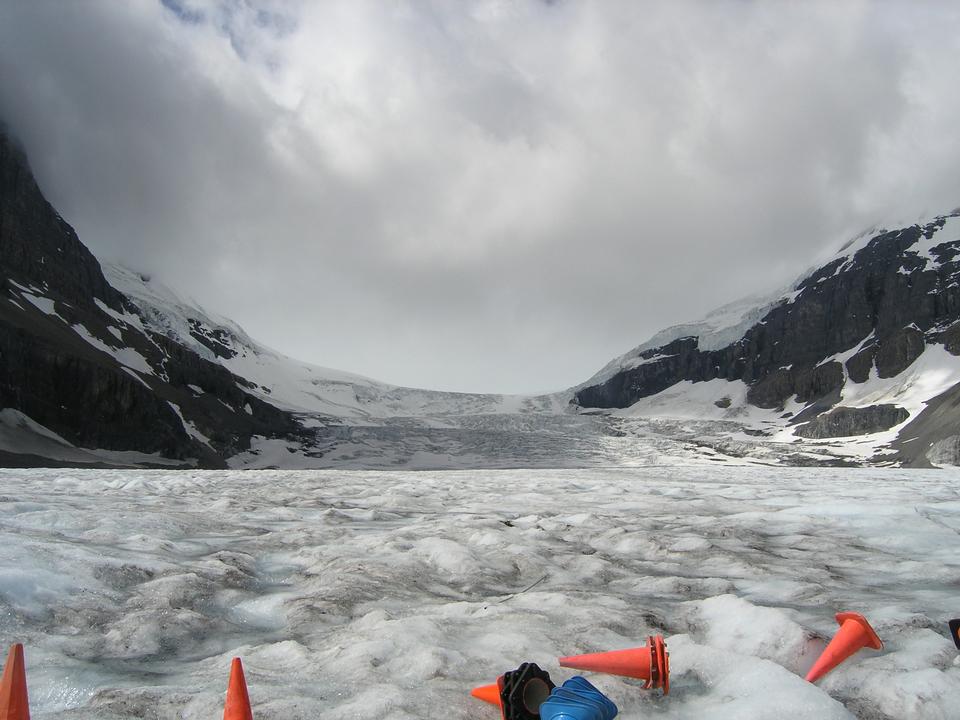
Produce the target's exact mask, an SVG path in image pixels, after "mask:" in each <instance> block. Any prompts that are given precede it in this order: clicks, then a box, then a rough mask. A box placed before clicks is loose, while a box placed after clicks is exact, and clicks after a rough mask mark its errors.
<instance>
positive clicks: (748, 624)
mask: <svg viewBox="0 0 960 720" xmlns="http://www.w3.org/2000/svg"><path fill="white" fill-rule="evenodd" d="M958 533H960V480H958V478H957V477H956V476H955V475H954V474H952V473H946V472H943V471H940V472H937V471H929V472H928V471H896V470H851V469H816V470H814V469H789V470H787V469H770V468H731V467H722V468H717V467H696V468H675V467H674V468H667V467H651V468H633V469H620V470H603V469H592V470H536V471H533V470H516V471H493V470H486V471H461V472H419V473H415V472H345V471H310V472H293V471H289V472H284V471H272V472H229V471H223V472H168V471H76V470H3V471H0V544H2V547H3V552H2V553H0V639H2V640H3V642H4V643H10V642H13V641H21V642H23V643H24V644H25V645H26V652H27V665H28V682H29V685H30V694H31V701H32V706H33V708H32V709H33V717H34V718H35V719H36V720H44V718H54V717H56V718H64V719H65V720H81V719H84V720H86V719H91V720H92V719H93V718H97V719H103V720H117V719H119V718H160V719H173V718H184V719H187V720H189V719H191V718H197V719H199V718H204V719H207V718H215V717H219V713H221V712H222V710H221V707H222V700H223V693H224V690H225V688H226V681H227V674H228V670H229V660H230V658H231V657H232V656H234V655H241V656H243V658H244V664H245V668H246V672H247V681H248V683H249V686H250V693H251V698H252V700H253V705H254V714H255V717H257V718H258V720H271V719H272V718H276V719H280V718H284V719H285V720H296V719H298V718H303V719H307V718H310V719H311V720H313V719H315V718H325V719H330V720H337V719H342V720H346V719H348V718H358V719H364V718H371V719H372V718H376V719H378V720H380V719H383V718H397V719H403V718H435V717H445V718H461V719H464V720H465V719H467V718H477V719H483V718H489V720H493V719H494V718H495V717H496V711H495V710H494V709H493V708H491V707H490V706H488V705H484V704H483V703H480V702H478V701H477V700H475V699H473V698H471V697H470V696H469V694H468V693H469V690H470V688H472V687H474V686H476V685H480V684H485V683H488V682H492V681H493V680H494V679H495V678H496V677H497V675H499V674H500V673H502V672H504V671H505V670H510V669H513V668H515V667H516V666H517V665H519V664H520V663H521V662H522V661H526V660H530V661H534V662H537V663H539V664H540V665H541V666H542V667H544V668H546V669H547V670H548V671H550V672H551V675H552V676H553V677H554V679H555V680H558V681H560V680H563V679H565V678H567V677H570V676H571V675H572V674H574V673H573V672H572V671H567V670H562V669H560V668H559V667H558V666H557V663H556V658H557V656H559V655H567V654H574V653H582V652H592V651H598V650H607V649H616V648H623V647H630V646H634V645H638V644H642V643H644V642H645V641H646V637H647V636H648V635H651V634H655V633H663V634H664V635H665V636H666V640H667V643H668V647H669V650H670V654H671V666H672V683H671V693H670V695H669V696H667V697H662V696H661V695H660V694H659V693H658V692H648V691H644V690H642V689H640V687H639V683H637V682H634V681H631V680H625V679H621V678H616V677H611V676H602V675H591V676H590V680H591V682H594V683H595V684H596V685H597V686H598V687H599V688H600V689H601V690H603V691H604V692H605V693H607V694H608V695H609V696H610V697H611V699H613V700H614V702H616V704H617V705H618V706H619V708H620V711H621V717H623V718H647V717H656V718H676V719H677V720H680V719H684V720H691V719H694V718H696V719H705V718H716V719H718V720H719V719H720V718H723V719H726V720H729V719H730V718H738V719H741V720H759V719H761V718H762V719H767V718H769V719H771V720H783V719H784V718H792V719H802V718H811V719H812V718H816V719H817V720H822V719H823V718H837V719H839V718H871V719H876V718H879V719H886V718H898V719H901V718H925V719H930V720H934V719H936V720H946V719H949V718H957V717H958V716H960V710H958V708H960V661H958V659H957V658H958V653H957V650H956V648H955V647H954V645H953V643H952V642H951V641H950V640H949V639H948V637H947V630H946V621H947V620H948V619H949V618H951V617H955V616H957V615H960V595H958V592H957V590H958V587H960V557H958V554H957V547H958ZM838 610H856V611H860V612H863V613H864V614H865V615H866V616H867V617H868V618H869V619H870V620H871V622H872V623H873V625H874V627H875V628H876V629H877V631H878V633H879V634H880V636H881V638H883V640H884V641H885V643H886V647H885V649H884V650H883V651H881V652H874V651H870V650H865V651H862V652H861V653H860V654H858V655H857V656H855V657H854V658H853V659H851V660H849V661H848V662H847V663H845V664H844V665H842V666H841V667H840V668H838V669H837V670H835V671H834V672H833V673H832V674H830V675H828V676H827V677H826V678H825V679H824V680H823V681H821V683H820V684H819V685H818V686H814V685H811V684H809V683H807V682H805V681H804V680H803V674H804V673H805V671H806V670H807V669H808V668H809V667H810V665H811V664H812V663H813V661H814V659H815V658H816V657H817V655H818V654H819V652H820V651H821V650H822V649H823V647H824V646H825V643H826V640H827V639H828V638H829V637H830V636H831V635H832V634H833V633H834V632H835V629H836V625H835V623H834V621H833V614H834V613H835V612H836V611H838Z"/></svg>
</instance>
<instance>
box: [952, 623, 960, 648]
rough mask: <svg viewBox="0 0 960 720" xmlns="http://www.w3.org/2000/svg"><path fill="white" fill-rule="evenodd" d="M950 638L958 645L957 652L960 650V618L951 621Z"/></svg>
mask: <svg viewBox="0 0 960 720" xmlns="http://www.w3.org/2000/svg"><path fill="white" fill-rule="evenodd" d="M950 637H952V638H953V642H954V643H956V645H957V650H960V618H957V619H956V620H951V621H950Z"/></svg>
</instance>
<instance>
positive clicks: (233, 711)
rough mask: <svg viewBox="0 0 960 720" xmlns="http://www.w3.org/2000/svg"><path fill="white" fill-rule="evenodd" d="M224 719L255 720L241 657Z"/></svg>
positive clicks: (233, 669) (232, 670) (234, 666)
mask: <svg viewBox="0 0 960 720" xmlns="http://www.w3.org/2000/svg"><path fill="white" fill-rule="evenodd" d="M0 720H3V718H0ZM223 720H253V712H252V711H251V710H250V697H249V695H247V681H246V679H245V678H244V677H243V663H242V662H240V658H234V659H233V662H232V663H231V664H230V683H229V684H228V685H227V701H226V703H225V704H224V706H223Z"/></svg>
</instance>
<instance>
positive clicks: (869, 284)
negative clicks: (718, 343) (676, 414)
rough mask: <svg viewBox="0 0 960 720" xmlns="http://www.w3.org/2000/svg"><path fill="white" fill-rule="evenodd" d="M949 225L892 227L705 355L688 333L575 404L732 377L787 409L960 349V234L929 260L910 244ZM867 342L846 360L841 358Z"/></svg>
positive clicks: (753, 399)
mask: <svg viewBox="0 0 960 720" xmlns="http://www.w3.org/2000/svg"><path fill="white" fill-rule="evenodd" d="M957 216H960V213H954V214H953V215H951V216H948V217H957ZM945 223H946V217H940V218H937V219H936V220H934V221H933V222H931V223H929V224H927V225H924V226H919V225H917V226H914V227H910V228H905V229H902V230H896V231H892V232H883V233H881V234H879V235H877V236H876V237H874V238H872V239H871V240H870V241H869V242H868V243H867V244H866V246H865V247H863V248H862V249H860V250H859V251H857V252H856V253H855V254H853V255H852V257H841V258H839V259H837V260H835V261H833V262H831V263H829V264H827V265H826V266H824V267H822V268H820V269H819V270H817V271H816V272H814V273H812V274H811V275H809V276H808V277H806V278H805V279H804V280H803V281H802V282H801V283H799V285H797V286H796V288H795V292H794V297H792V298H790V297H784V298H783V299H782V300H781V301H780V302H779V303H778V304H776V305H775V306H773V307H772V308H771V309H770V310H769V312H767V313H766V314H765V315H764V316H763V317H762V319H761V320H760V321H759V322H757V323H756V324H755V325H753V326H752V327H750V328H749V329H748V330H746V332H745V333H744V334H743V336H742V337H741V338H740V339H738V340H736V341H735V342H732V343H731V344H729V345H728V346H726V347H723V348H720V349H716V350H709V351H705V350H701V349H700V348H699V345H698V340H697V338H695V337H687V338H681V339H678V340H675V341H673V342H670V343H668V344H665V345H663V346H662V347H658V348H652V349H649V350H646V351H645V352H643V353H641V354H640V360H641V362H639V364H636V363H634V364H635V365H636V366H635V367H631V368H629V369H625V370H622V371H621V372H618V373H616V374H614V375H613V376H612V377H609V378H608V379H606V380H604V381H603V382H600V383H599V384H596V385H592V386H588V387H583V388H582V389H580V390H579V391H578V392H577V393H576V395H575V402H576V404H578V405H580V406H582V407H598V408H624V407H629V406H630V405H632V404H633V403H635V402H637V401H638V400H639V399H641V398H644V397H647V396H649V395H653V394H656V393H658V392H661V391H662V390H664V389H666V388H668V387H670V386H672V385H674V384H675V383H678V382H680V381H684V380H688V381H693V382H702V381H707V380H713V379H716V378H722V379H726V380H742V381H743V382H745V383H746V384H747V385H749V386H750V389H749V394H748V401H749V402H750V403H751V404H753V405H756V406H758V407H761V408H782V407H783V405H784V403H785V402H786V401H787V400H788V399H791V398H794V397H796V400H797V401H798V402H802V403H808V402H812V401H817V400H820V399H822V398H829V397H836V398H837V399H839V390H840V388H841V387H843V384H844V382H846V381H848V380H849V381H852V382H855V383H857V382H864V381H865V380H867V378H868V377H869V375H870V372H871V370H872V369H873V368H876V370H875V372H876V373H877V375H878V376H879V377H880V378H887V377H893V376H895V375H897V374H898V373H900V372H901V371H902V370H904V369H905V368H906V367H908V366H909V365H910V364H911V363H912V362H913V361H914V360H916V358H917V357H919V356H920V354H922V353H923V350H924V348H925V346H926V344H927V343H935V342H936V343H944V344H945V345H946V347H947V349H948V350H950V351H951V352H953V353H957V352H958V351H960V326H958V324H957V322H958V320H960V263H958V256H960V237H952V236H951V237H943V242H941V243H938V244H935V245H933V247H932V248H930V250H929V256H930V257H929V258H927V257H925V256H924V255H923V254H922V253H920V252H918V251H917V250H910V248H911V246H914V244H915V243H917V242H918V241H920V242H921V243H923V242H924V241H928V240H930V239H931V238H933V237H934V235H935V234H936V232H937V231H938V230H940V229H941V228H943V227H944V226H945ZM937 239H939V237H938V238H937ZM861 343H862V346H861V347H860V349H859V350H858V351H857V352H856V353H855V354H854V355H852V357H849V359H847V360H846V362H845V363H844V364H843V365H842V364H841V362H839V361H837V360H832V359H831V358H833V357H834V356H836V355H839V354H841V353H844V352H847V351H850V350H851V349H855V348H856V347H857V346H858V344H861ZM823 409H827V408H823Z"/></svg>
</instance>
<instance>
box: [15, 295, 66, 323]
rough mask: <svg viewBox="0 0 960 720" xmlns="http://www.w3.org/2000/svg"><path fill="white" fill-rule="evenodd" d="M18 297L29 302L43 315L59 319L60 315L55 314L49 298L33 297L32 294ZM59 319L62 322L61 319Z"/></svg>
mask: <svg viewBox="0 0 960 720" xmlns="http://www.w3.org/2000/svg"><path fill="white" fill-rule="evenodd" d="M20 295H21V297H22V298H23V299H24V300H26V301H27V302H29V303H30V304H31V305H33V306H34V307H35V308H37V310H39V311H40V312H42V313H44V314H45V315H53V316H54V317H57V318H60V315H59V314H57V309H56V304H55V303H54V302H53V300H51V299H50V298H47V297H41V296H39V295H33V294H32V293H28V292H23V293H21V294H20ZM60 319H61V320H62V319H63V318H60Z"/></svg>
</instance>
